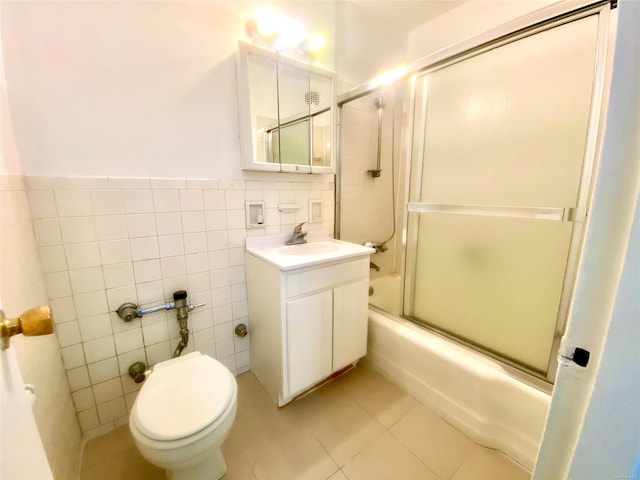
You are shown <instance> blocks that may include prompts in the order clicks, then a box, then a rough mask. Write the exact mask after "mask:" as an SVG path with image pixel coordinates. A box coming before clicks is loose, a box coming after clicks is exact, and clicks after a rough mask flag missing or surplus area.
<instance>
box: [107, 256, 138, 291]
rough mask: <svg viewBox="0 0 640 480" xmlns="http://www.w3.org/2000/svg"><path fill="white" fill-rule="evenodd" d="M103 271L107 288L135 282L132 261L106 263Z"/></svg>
mask: <svg viewBox="0 0 640 480" xmlns="http://www.w3.org/2000/svg"><path fill="white" fill-rule="evenodd" d="M102 272H103V274H104V283H105V287H106V288H114V287H124V286H125V285H131V284H133V283H134V280H133V264H132V263H131V262H127V263H115V264H113V265H104V266H103V267H102Z"/></svg>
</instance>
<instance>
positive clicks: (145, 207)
mask: <svg viewBox="0 0 640 480" xmlns="http://www.w3.org/2000/svg"><path fill="white" fill-rule="evenodd" d="M124 207H125V211H126V212H127V213H153V196H152V194H151V190H127V191H125V192H124Z"/></svg>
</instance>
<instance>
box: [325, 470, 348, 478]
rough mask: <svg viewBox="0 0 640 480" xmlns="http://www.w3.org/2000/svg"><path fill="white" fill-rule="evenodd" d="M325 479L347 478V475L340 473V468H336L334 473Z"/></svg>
mask: <svg viewBox="0 0 640 480" xmlns="http://www.w3.org/2000/svg"><path fill="white" fill-rule="evenodd" d="M327 480H349V479H348V478H347V476H346V475H345V474H344V473H342V470H338V471H337V472H336V473H334V474H333V475H331V476H330V477H329V478H327Z"/></svg>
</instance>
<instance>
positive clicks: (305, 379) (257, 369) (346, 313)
mask: <svg viewBox="0 0 640 480" xmlns="http://www.w3.org/2000/svg"><path fill="white" fill-rule="evenodd" d="M246 268H247V294H248V304H249V321H250V324H251V332H252V334H251V364H252V370H253V372H254V373H255V375H256V377H258V379H259V380H260V382H261V383H262V384H263V385H264V387H265V388H266V390H267V392H269V395H270V396H271V397H272V398H273V399H274V400H275V401H276V402H277V404H278V405H280V406H281V405H284V404H286V403H289V402H290V401H291V400H293V399H294V398H295V397H296V395H298V394H300V393H302V392H304V391H306V390H308V389H309V388H311V387H313V386H314V385H316V384H318V383H320V382H322V381H323V380H325V379H327V378H328V377H330V376H331V375H333V374H334V373H335V372H337V371H339V370H341V369H343V368H344V367H346V366H348V365H350V364H352V363H355V362H357V361H358V360H359V359H360V358H362V357H364V356H365V355H366V353H367V322H368V316H367V311H368V292H369V256H368V255H366V256H361V257H360V258H357V259H353V258H351V259H347V260H344V261H336V262H333V263H330V264H321V265H319V266H312V267H306V268H300V269H293V270H289V271H281V270H280V269H278V268H277V267H275V266H273V265H271V264H269V263H268V262H266V261H264V260H262V259H260V258H257V257H256V256H254V255H251V254H250V253H247V254H246Z"/></svg>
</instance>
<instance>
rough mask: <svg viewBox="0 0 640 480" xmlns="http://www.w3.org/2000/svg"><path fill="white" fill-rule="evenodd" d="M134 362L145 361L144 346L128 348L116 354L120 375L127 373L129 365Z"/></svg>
mask: <svg viewBox="0 0 640 480" xmlns="http://www.w3.org/2000/svg"><path fill="white" fill-rule="evenodd" d="M136 362H144V363H147V356H146V354H145V351H144V348H136V349H135V350H130V351H128V352H125V353H123V354H121V355H118V368H119V369H120V375H128V374H129V367H130V366H131V365H133V364H134V363H136ZM125 385H126V384H125Z"/></svg>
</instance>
